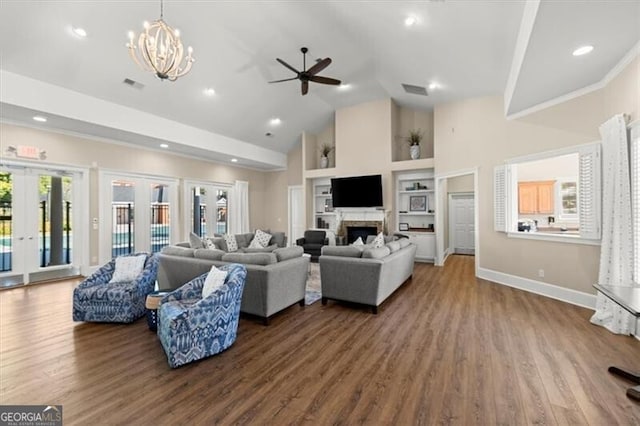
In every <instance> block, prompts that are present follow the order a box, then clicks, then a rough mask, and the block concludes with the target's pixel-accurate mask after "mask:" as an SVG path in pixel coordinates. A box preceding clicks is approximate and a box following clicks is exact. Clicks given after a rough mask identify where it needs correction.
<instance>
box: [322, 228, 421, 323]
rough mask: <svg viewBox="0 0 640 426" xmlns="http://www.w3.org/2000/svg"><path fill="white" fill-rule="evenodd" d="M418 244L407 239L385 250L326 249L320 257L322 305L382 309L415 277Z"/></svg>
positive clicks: (343, 247)
mask: <svg viewBox="0 0 640 426" xmlns="http://www.w3.org/2000/svg"><path fill="white" fill-rule="evenodd" d="M415 256H416V246H415V244H413V243H411V242H409V240H408V239H406V238H403V239H400V240H396V241H390V242H388V243H386V244H385V246H384V247H381V248H372V247H370V246H360V247H357V246H352V245H351V246H325V247H323V248H322V255H321V256H320V280H321V284H322V304H323V305H326V304H327V300H329V299H333V300H343V301H347V302H355V303H361V304H364V305H368V306H371V309H372V311H373V313H374V314H377V313H378V306H380V304H381V303H382V302H384V301H385V299H387V298H388V297H389V296H390V295H391V294H392V293H393V292H394V291H395V290H396V289H398V287H400V286H401V285H402V284H403V283H404V282H405V281H406V280H407V279H408V278H410V277H411V275H412V274H413V263H414V259H415Z"/></svg>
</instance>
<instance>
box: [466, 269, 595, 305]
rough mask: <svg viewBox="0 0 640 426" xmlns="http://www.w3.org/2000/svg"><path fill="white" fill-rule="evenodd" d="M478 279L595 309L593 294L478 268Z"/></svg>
mask: <svg viewBox="0 0 640 426" xmlns="http://www.w3.org/2000/svg"><path fill="white" fill-rule="evenodd" d="M478 278H482V279H485V280H489V281H493V282H495V283H498V284H503V285H506V286H509V287H513V288H517V289H520V290H524V291H528V292H530V293H535V294H539V295H541V296H546V297H550V298H552V299H556V300H560V301H562V302H567V303H571V304H572V305H577V306H581V307H583V308H588V309H594V310H595V307H596V296H595V295H593V294H588V293H583V292H581V291H577V290H571V289H569V288H564V287H559V286H557V285H554V284H548V283H544V282H542V281H535V280H530V279H528V278H522V277H518V276H515V275H509V274H505V273H503V272H497V271H493V270H491V269H486V268H478Z"/></svg>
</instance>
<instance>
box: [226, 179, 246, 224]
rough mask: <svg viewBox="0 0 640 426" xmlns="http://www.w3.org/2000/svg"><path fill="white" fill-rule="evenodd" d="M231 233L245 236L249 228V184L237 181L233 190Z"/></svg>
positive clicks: (230, 210) (230, 208)
mask: <svg viewBox="0 0 640 426" xmlns="http://www.w3.org/2000/svg"><path fill="white" fill-rule="evenodd" d="M230 198H231V199H230V203H229V212H230V213H231V216H230V217H229V219H231V220H230V222H229V233H230V234H243V233H246V232H250V228H249V182H244V181H240V180H237V181H236V183H235V184H234V185H233V188H232V189H231V197H230Z"/></svg>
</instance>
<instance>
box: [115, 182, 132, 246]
mask: <svg viewBox="0 0 640 426" xmlns="http://www.w3.org/2000/svg"><path fill="white" fill-rule="evenodd" d="M111 200H112V201H111V210H112V214H111V256H112V257H116V256H120V255H123V254H130V253H133V252H134V250H135V223H134V218H135V183H134V182H131V181H125V180H113V181H112V182H111Z"/></svg>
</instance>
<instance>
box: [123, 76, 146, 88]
mask: <svg viewBox="0 0 640 426" xmlns="http://www.w3.org/2000/svg"><path fill="white" fill-rule="evenodd" d="M122 82H123V83H124V84H126V85H127V86H131V87H133V88H134V89H138V90H142V89H144V84H142V83H138V82H137V81H135V80H131V79H130V78H125V79H124V80H122Z"/></svg>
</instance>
